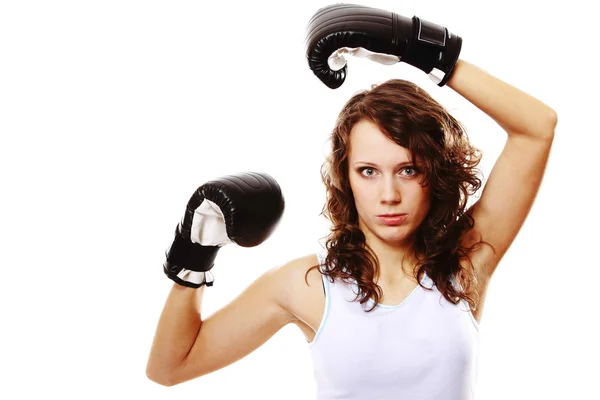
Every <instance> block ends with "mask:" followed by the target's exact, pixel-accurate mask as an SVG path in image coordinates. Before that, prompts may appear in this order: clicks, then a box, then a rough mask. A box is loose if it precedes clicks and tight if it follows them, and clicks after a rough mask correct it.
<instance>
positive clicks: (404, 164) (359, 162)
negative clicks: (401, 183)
mask: <svg viewBox="0 0 600 400" xmlns="http://www.w3.org/2000/svg"><path fill="white" fill-rule="evenodd" d="M357 164H363V165H368V166H370V167H379V165H377V164H375V163H372V162H368V161H356V162H355V163H354V164H352V165H354V166H356V165H357ZM406 165H415V163H414V162H412V161H403V162H401V163H398V164H396V168H398V167H404V166H406Z"/></svg>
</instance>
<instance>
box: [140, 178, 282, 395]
mask: <svg viewBox="0 0 600 400" xmlns="http://www.w3.org/2000/svg"><path fill="white" fill-rule="evenodd" d="M283 209H284V200H283V195H282V193H281V189H280V187H279V184H278V183H277V182H276V181H275V180H274V179H273V178H272V177H271V176H269V175H267V174H261V173H253V172H250V173H242V174H237V175H229V176H225V177H222V178H219V179H215V180H213V181H210V182H207V183H205V184H204V185H202V186H201V187H199V188H198V189H197V190H196V191H195V192H194V194H193V195H192V197H191V198H190V200H189V201H188V204H187V207H186V211H185V215H184V217H183V218H182V220H181V222H180V223H179V224H178V225H177V228H176V230H175V237H174V239H173V242H172V243H171V246H170V248H169V250H168V252H167V256H166V260H165V263H164V272H165V274H166V275H167V276H168V277H169V278H170V279H171V280H173V281H174V282H175V285H174V286H173V288H172V289H171V292H170V294H169V297H168V299H167V302H166V304H165V306H164V308H163V311H162V314H161V317H160V320H159V323H158V327H157V330H156V334H155V337H154V342H153V344H152V349H151V353H150V357H149V360H148V364H147V367H146V375H147V376H148V377H149V378H150V379H152V380H153V381H156V382H158V383H161V384H164V385H173V384H175V383H179V382H182V381H185V380H189V379H191V378H193V377H195V376H200V375H203V374H206V373H208V372H210V371H214V370H215V369H218V368H222V367H223V366H225V365H227V364H229V363H231V362H233V361H234V360H236V359H239V358H240V357H242V356H243V355H245V354H247V353H248V352H250V351H252V350H253V349H255V348H256V347H258V346H259V345H260V344H261V343H263V342H264V341H265V340H267V339H268V337H270V336H271V335H272V334H274V333H275V332H276V331H277V330H278V329H280V328H281V327H282V326H283V325H285V324H286V323H287V321H289V319H290V318H289V314H288V313H286V312H285V310H284V308H283V307H282V304H283V297H282V293H281V292H280V290H281V289H280V288H281V287H285V286H284V285H278V284H277V280H278V279H279V278H277V277H278V276H280V274H277V273H276V271H277V270H274V271H273V272H270V273H266V274H264V275H263V276H262V277H261V278H259V279H258V280H257V281H256V282H254V284H253V285H251V286H250V287H249V288H248V289H247V290H246V291H245V292H244V293H243V294H242V295H241V296H240V297H239V298H238V299H237V300H236V301H235V302H233V303H232V304H231V305H229V306H228V307H226V308H225V309H223V310H221V311H220V312H219V313H217V314H215V316H213V317H211V318H209V319H207V320H206V321H204V322H203V321H202V318H201V305H202V296H203V292H204V290H205V286H212V285H213V279H212V274H211V272H210V271H211V269H212V268H213V266H214V261H215V259H216V256H217V253H218V252H219V251H220V249H221V247H223V246H225V245H227V244H230V243H236V244H238V245H240V246H243V247H253V246H257V245H259V244H261V243H262V242H263V241H264V240H266V239H267V238H268V237H269V236H270V234H271V233H272V231H273V230H274V229H275V227H276V225H277V224H278V222H279V219H280V217H281V216H282V214H283Z"/></svg>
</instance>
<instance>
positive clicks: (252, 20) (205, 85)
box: [0, 0, 600, 400]
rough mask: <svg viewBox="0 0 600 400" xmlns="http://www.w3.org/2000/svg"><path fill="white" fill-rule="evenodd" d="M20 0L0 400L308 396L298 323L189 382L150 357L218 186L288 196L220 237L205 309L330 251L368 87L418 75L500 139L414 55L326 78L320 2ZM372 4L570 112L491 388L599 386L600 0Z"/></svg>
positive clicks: (12, 72) (3, 116)
mask: <svg viewBox="0 0 600 400" xmlns="http://www.w3.org/2000/svg"><path fill="white" fill-rule="evenodd" d="M200 3H201V2H199V1H168V2H167V1H163V2H157V1H127V0H119V1H108V0H105V1H94V2H92V1H70V2H68V1H52V2H50V1H48V2H42V1H38V2H34V1H25V0H23V1H6V2H3V3H2V5H1V6H0V134H1V142H0V163H1V165H0V166H1V170H0V171H1V172H0V177H1V190H2V195H1V196H0V202H1V203H0V204H1V207H0V217H1V220H0V235H1V236H0V240H1V242H0V243H1V245H0V246H1V247H0V251H1V260H2V273H1V274H0V286H1V287H0V296H1V299H0V300H1V301H0V304H1V316H2V319H1V325H2V328H1V329H0V339H1V340H0V368H1V371H0V398H3V399H35V398H46V397H55V396H56V397H61V398H62V397H63V396H75V398H86V399H106V398H115V399H125V398H136V399H169V400H174V399H186V400H187V399H194V398H198V399H199V398H210V399H225V398H246V397H248V398H255V397H256V398H261V399H303V400H305V399H311V398H313V393H314V383H313V377H312V369H311V368H312V366H311V360H310V354H309V352H308V348H307V346H306V343H305V341H304V337H303V336H302V335H301V334H300V332H299V331H298V330H297V329H296V328H295V327H292V326H289V327H286V328H284V329H283V330H282V331H280V332H279V333H278V334H276V335H275V336H274V337H273V338H272V339H271V340H270V341H269V342H267V343H266V344H265V345H264V346H263V347H261V348H259V349H258V350H257V351H255V352H254V353H252V354H250V355H249V356H248V357H246V358H244V359H242V360H241V361H239V362H237V363H235V364H233V365H231V366H229V367H227V368H225V369H222V370H220V371H217V372H215V373H213V374H211V375H208V376H205V377H202V378H199V379H196V380H193V381H190V382H187V383H184V384H182V385H179V386H175V387H170V388H167V387H162V386H159V385H158V384H155V383H153V382H151V381H150V380H148V379H147V378H146V376H145V367H146V361H147V357H148V353H149V350H150V345H151V342H152V339H153V335H154V329H155V327H156V323H157V321H158V317H159V314H160V312H161V309H162V306H163V304H164V301H165V299H166V296H167V294H168V291H169V289H170V287H171V284H172V282H171V281H170V280H168V279H167V278H166V277H165V276H164V274H163V272H162V262H163V259H164V251H165V249H166V247H167V246H168V244H169V243H170V241H171V239H172V234H173V229H174V227H175V225H176V223H177V222H178V221H179V219H180V218H181V214H182V212H183V210H184V208H185V204H186V202H187V200H188V198H189V196H190V195H191V193H192V192H193V191H194V190H195V189H196V187H197V186H199V185H200V184H202V183H203V182H204V181H206V180H208V179H211V178H214V177H218V176H220V175H223V174H229V173H234V172H238V171H245V170H252V171H264V172H268V173H270V174H272V175H273V176H274V177H275V178H276V179H277V180H278V181H279V182H280V184H281V186H282V189H283V191H284V194H285V196H286V201H287V208H286V212H285V215H284V217H283V219H282V221H281V223H280V225H279V228H278V230H277V231H276V233H275V234H274V235H273V236H272V237H271V238H270V239H269V240H268V241H267V242H265V243H264V244H263V245H261V246H259V247H256V248H252V249H241V248H237V247H234V246H231V247H229V248H227V249H226V250H225V249H223V250H222V251H221V252H220V255H219V259H218V266H217V267H215V269H214V270H213V272H214V274H215V279H216V282H215V286H214V287H213V288H211V289H210V290H208V291H207V295H206V296H205V307H204V310H203V312H204V313H205V315H209V314H211V313H212V312H214V311H215V310H216V309H218V308H220V307H222V306H223V305H224V304H226V303H227V302H229V301H230V300H232V299H233V298H234V297H235V296H236V295H237V294H238V293H239V292H240V291H241V290H243V289H244V288H245V287H246V286H247V285H248V284H250V283H251V282H252V281H253V280H254V279H255V278H256V277H257V276H259V275H260V274H261V273H262V272H264V271H266V270H267V269H269V268H272V267H274V266H277V265H280V264H282V263H284V262H286V261H288V260H290V259H292V258H295V257H298V256H301V255H305V254H307V253H309V252H313V251H316V250H318V249H320V246H319V240H320V239H321V238H322V237H323V236H324V235H325V234H326V233H327V222H326V221H325V220H324V219H323V218H322V217H321V216H320V215H319V213H320V211H321V207H322V205H323V201H324V190H323V187H322V184H321V181H320V175H319V168H320V166H321V163H322V161H323V158H324V155H325V151H326V150H327V145H328V143H327V136H328V134H329V132H330V130H331V128H332V126H333V122H334V120H335V118H336V116H337V113H338V111H339V110H340V108H341V107H342V105H343V103H344V102H345V101H346V100H347V99H348V98H349V97H350V96H351V95H352V94H353V93H354V92H356V91H358V90H360V89H363V88H367V87H369V86H370V85H371V84H372V83H377V82H382V81H384V80H386V79H390V78H405V79H410V80H412V81H414V82H415V83H417V84H419V85H421V86H422V87H423V88H424V89H426V90H428V91H430V93H431V94H432V95H433V96H434V97H435V98H436V99H438V100H439V101H441V102H442V103H443V104H444V105H445V106H446V107H448V109H449V110H450V111H451V112H452V113H453V114H454V115H455V116H456V117H457V118H459V119H460V120H461V121H462V122H463V123H464V124H465V125H466V127H467V129H468V133H469V135H470V137H471V139H472V140H473V141H474V142H475V144H476V145H477V146H479V147H480V148H481V149H482V150H483V152H484V161H483V163H482V170H483V172H484V173H485V174H486V176H487V174H488V173H489V170H490V168H491V166H492V165H493V163H494V161H495V159H496V157H497V156H498V154H499V152H500V151H501V149H502V146H503V143H504V140H505V137H506V136H505V133H504V132H503V131H502V130H501V129H500V128H499V127H498V126H497V125H496V124H495V123H494V122H493V121H492V120H491V119H490V118H489V117H487V116H486V115H484V114H483V113H481V112H480V111H479V110H477V109H476V108H475V107H474V106H473V105H471V104H470V103H468V102H466V101H465V100H464V99H462V98H461V97H460V96H458V95H457V94H456V93H455V92H453V91H452V90H451V89H450V88H447V87H446V88H438V87H437V86H435V85H434V84H433V82H431V81H430V80H429V78H428V77H427V76H426V75H425V74H422V73H421V72H420V71H418V70H415V69H412V68H411V67H409V66H406V65H404V64H399V65H396V66H393V67H388V66H383V65H380V64H376V63H373V62H369V61H367V60H364V59H356V58H352V59H350V60H349V71H348V78H347V81H346V83H345V84H344V85H343V86H342V87H341V88H340V89H338V90H335V91H332V90H330V89H328V88H327V87H325V85H323V84H322V83H321V82H320V81H319V80H318V79H317V78H316V77H314V76H313V75H312V73H311V72H310V70H309V69H308V66H307V63H306V61H305V58H304V43H303V41H304V34H305V31H304V28H305V25H306V23H307V22H308V20H309V18H310V17H311V16H312V14H313V13H314V12H315V11H316V10H317V9H318V8H320V7H322V6H325V5H328V4H330V2H325V1H302V2H295V3H291V2H278V3H275V2H273V4H269V3H267V2H256V1H248V2H242V1H239V2H235V1H221V2H209V3H205V4H203V5H200ZM549 3H550V2H544V1H514V0H505V1H502V2H476V1H403V2H402V1H401V2H398V1H363V3H361V4H364V5H370V6H373V7H378V8H383V9H387V10H390V11H395V12H397V13H399V14H402V15H405V16H408V17H411V16H412V15H418V16H420V17H421V18H424V19H427V20H430V21H432V22H435V23H438V24H441V25H444V26H446V27H448V28H449V29H450V30H451V31H452V32H453V33H455V34H458V35H460V36H462V37H463V39H464V45H463V52H462V58H464V59H465V60H467V61H470V62H472V63H474V64H476V65H478V66H480V67H481V68H483V69H485V70H487V71H488V72H490V73H492V74H494V75H496V76H498V77H499V78H501V79H503V80H505V81H507V82H508V83H511V84H513V85H515V86H517V87H519V88H521V89H523V90H525V91H527V92H528V93H530V94H532V95H534V96H536V97H538V98H540V99H541V100H542V101H544V102H546V103H547V104H549V105H550V106H551V107H553V108H554V109H555V110H556V111H557V113H558V116H559V124H558V127H557V131H556V139H555V142H554V148H553V152H552V155H551V158H550V161H549V164H548V168H547V173H546V177H545V179H544V181H543V185H542V187H541V190H540V192H539V195H538V198H537V201H536V203H535V205H534V207H533V209H532V211H531V214H530V216H529V218H528V220H527V221H526V224H525V226H524V227H523V229H522V231H521V233H520V234H519V236H518V237H517V239H516V241H515V242H514V245H513V247H512V248H511V250H510V251H509V253H508V254H507V255H506V257H505V259H504V261H503V262H502V264H501V265H500V267H499V268H498V270H497V274H496V275H495V278H494V280H493V281H492V284H491V287H490V291H489V295H488V299H487V303H486V307H485V312H484V316H483V320H482V325H481V337H482V360H481V368H480V379H479V385H478V388H477V395H478V398H479V399H489V400H492V399H507V398H510V399H532V398H536V399H541V398H547V397H552V398H563V399H564V398H572V399H575V398H577V399H590V398H595V399H598V398H600V394H599V390H598V389H597V379H598V376H599V372H600V371H599V367H598V361H597V360H598V358H599V357H600V351H599V345H598V338H599V337H600V330H599V328H598V314H599V313H598V303H599V301H598V289H597V286H598V279H599V278H600V273H599V272H598V267H599V266H600V262H599V261H598V254H597V249H598V244H597V239H598V238H599V236H600V235H598V223H599V222H600V221H599V218H598V215H597V204H598V200H597V198H595V197H594V195H593V193H596V192H597V185H598V174H597V162H598V145H599V144H600V142H599V139H598V135H599V133H600V132H599V129H598V124H597V117H598V105H599V102H598V93H599V89H600V88H599V85H598V73H597V70H598V62H597V61H598V56H597V52H598V49H597V40H598V35H597V32H596V30H595V25H596V24H597V22H598V21H597V20H595V19H594V15H596V13H595V12H592V5H591V4H592V3H589V5H585V6H583V4H584V2H583V1H579V2H578V1H569V2H561V3H556V4H558V5H548V4H549Z"/></svg>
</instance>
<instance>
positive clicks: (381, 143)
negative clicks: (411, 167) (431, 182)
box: [348, 120, 411, 164]
mask: <svg viewBox="0 0 600 400" xmlns="http://www.w3.org/2000/svg"><path fill="white" fill-rule="evenodd" d="M348 157H349V159H350V162H356V161H367V162H374V163H381V164H386V163H394V164H395V163H398V162H403V161H409V160H411V154H410V151H409V150H408V149H407V148H405V147H402V146H400V145H398V144H397V143H395V142H394V141H393V140H391V139H390V138H388V137H387V136H386V135H384V134H383V132H381V130H380V129H379V127H378V126H377V125H375V124H374V123H372V122H370V121H366V120H363V121H360V122H358V123H357V124H356V125H354V127H353V128H352V131H350V151H349V154H348Z"/></svg>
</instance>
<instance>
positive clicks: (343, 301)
mask: <svg viewBox="0 0 600 400" xmlns="http://www.w3.org/2000/svg"><path fill="white" fill-rule="evenodd" d="M318 257H319V262H320V264H321V266H322V267H323V265H324V255H323V254H318ZM421 282H422V283H423V285H424V286H425V287H428V288H433V291H429V290H426V289H423V288H422V287H421V286H417V287H416V288H415V289H414V290H413V291H412V292H411V293H410V295H409V296H408V297H407V298H406V299H405V300H403V301H402V302H401V303H400V304H398V305H382V304H380V305H378V306H377V307H376V308H375V309H374V310H373V311H371V312H369V313H367V312H366V311H365V309H368V308H370V307H371V306H372V304H373V301H372V300H369V303H368V307H365V306H363V305H361V304H360V303H359V302H358V301H352V300H353V299H354V298H355V296H356V293H358V286H357V285H356V282H355V281H353V283H352V284H346V283H344V282H342V281H338V280H336V281H335V283H331V282H330V281H329V278H328V277H326V276H323V285H324V287H325V298H326V300H325V312H324V315H323V319H322V321H321V325H320V327H319V329H318V330H317V333H316V335H315V338H314V340H313V341H312V342H310V343H309V345H308V346H309V348H310V352H311V356H312V360H313V366H314V376H315V379H316V388H317V397H316V399H317V400H337V399H340V400H341V399H344V400H352V399H357V400H358V399H360V400H364V399H369V400H392V399H393V400H404V399H407V400H438V399H439V400H442V399H443V400H468V399H473V398H474V390H475V385H476V381H477V371H478V350H479V325H478V323H477V321H476V320H475V318H474V317H473V314H472V313H471V312H470V310H469V307H468V303H466V302H464V301H461V303H459V304H458V305H454V304H452V303H451V302H449V301H448V300H446V299H445V298H444V297H443V295H442V294H441V293H440V292H439V291H438V290H437V289H436V287H435V286H434V284H433V281H432V280H431V279H430V278H429V277H428V276H427V275H426V274H425V275H424V277H423V279H422V280H421Z"/></svg>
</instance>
